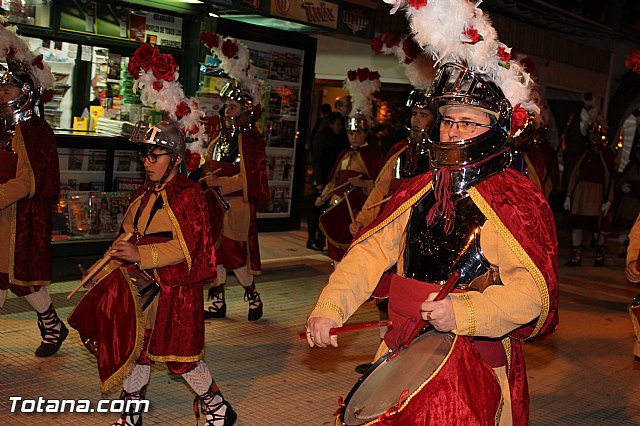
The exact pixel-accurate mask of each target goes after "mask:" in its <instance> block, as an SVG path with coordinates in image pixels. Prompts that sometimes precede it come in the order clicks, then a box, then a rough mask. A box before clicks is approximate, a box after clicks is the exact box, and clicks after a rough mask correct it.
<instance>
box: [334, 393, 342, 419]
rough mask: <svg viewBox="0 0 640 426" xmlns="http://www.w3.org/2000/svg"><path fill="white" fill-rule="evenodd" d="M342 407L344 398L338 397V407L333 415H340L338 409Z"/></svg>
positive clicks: (340, 409)
mask: <svg viewBox="0 0 640 426" xmlns="http://www.w3.org/2000/svg"><path fill="white" fill-rule="evenodd" d="M343 408H344V398H343V397H340V398H338V409H337V410H336V411H335V412H334V413H333V417H337V416H339V415H340V411H342V409H343Z"/></svg>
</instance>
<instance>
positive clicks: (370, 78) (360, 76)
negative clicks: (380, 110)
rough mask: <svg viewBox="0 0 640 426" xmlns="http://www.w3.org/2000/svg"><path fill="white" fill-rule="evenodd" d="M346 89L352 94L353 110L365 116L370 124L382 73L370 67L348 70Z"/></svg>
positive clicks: (345, 82)
mask: <svg viewBox="0 0 640 426" xmlns="http://www.w3.org/2000/svg"><path fill="white" fill-rule="evenodd" d="M343 86H344V90H346V91H347V92H348V93H349V95H350V96H351V103H352V107H353V108H352V111H353V113H359V114H360V115H362V116H364V117H365V119H366V120H367V122H368V123H369V124H371V123H372V122H373V117H372V115H371V110H372V109H373V94H374V93H376V92H377V91H379V90H380V86H381V83H380V74H379V73H378V71H371V70H369V68H358V69H357V70H351V71H349V72H347V78H346V79H345V80H344V85H343Z"/></svg>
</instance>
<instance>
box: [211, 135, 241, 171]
mask: <svg viewBox="0 0 640 426" xmlns="http://www.w3.org/2000/svg"><path fill="white" fill-rule="evenodd" d="M211 154H212V155H211V159H212V160H214V161H220V162H225V163H230V164H233V165H234V166H238V167H240V152H239V150H238V139H237V138H235V137H227V136H225V135H220V137H219V138H218V140H217V141H216V142H215V145H214V146H213V150H212V152H211Z"/></svg>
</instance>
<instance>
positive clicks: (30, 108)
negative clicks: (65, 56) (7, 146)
mask: <svg viewBox="0 0 640 426" xmlns="http://www.w3.org/2000/svg"><path fill="white" fill-rule="evenodd" d="M0 73H1V74H0V94H1V95H2V96H0V126H1V131H2V132H6V131H8V130H10V129H11V128H12V127H14V126H15V125H16V124H18V123H20V122H22V121H26V120H28V119H30V118H31V117H32V116H33V114H34V110H35V108H36V105H37V103H38V101H39V100H40V98H41V96H42V93H41V88H38V87H36V85H35V83H34V79H33V76H32V75H31V73H30V72H29V66H26V65H24V63H22V62H20V61H16V60H12V59H8V60H7V66H6V67H5V66H3V65H0Z"/></svg>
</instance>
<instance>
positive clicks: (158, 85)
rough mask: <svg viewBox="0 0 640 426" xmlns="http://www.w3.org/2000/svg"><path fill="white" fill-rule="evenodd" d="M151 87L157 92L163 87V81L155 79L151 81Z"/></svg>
mask: <svg viewBox="0 0 640 426" xmlns="http://www.w3.org/2000/svg"><path fill="white" fill-rule="evenodd" d="M153 88H154V89H156V91H158V92H159V91H161V90H162V89H163V88H164V83H163V82H162V80H156V81H154V82H153Z"/></svg>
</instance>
